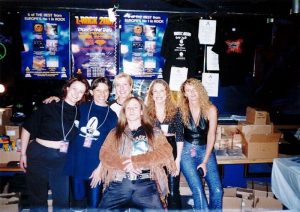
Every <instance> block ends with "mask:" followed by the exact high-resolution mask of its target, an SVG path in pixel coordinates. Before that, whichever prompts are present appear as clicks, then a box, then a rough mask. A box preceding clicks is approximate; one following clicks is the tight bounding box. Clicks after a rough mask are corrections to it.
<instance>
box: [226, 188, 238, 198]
mask: <svg viewBox="0 0 300 212" xmlns="http://www.w3.org/2000/svg"><path fill="white" fill-rule="evenodd" d="M236 190H237V188H236V187H229V188H223V191H224V195H223V196H224V197H236Z"/></svg>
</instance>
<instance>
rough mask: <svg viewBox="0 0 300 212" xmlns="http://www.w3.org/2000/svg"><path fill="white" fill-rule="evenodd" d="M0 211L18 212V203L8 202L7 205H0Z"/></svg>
mask: <svg viewBox="0 0 300 212" xmlns="http://www.w3.org/2000/svg"><path fill="white" fill-rule="evenodd" d="M0 211H3V212H4V211H5V212H18V211H19V206H18V204H8V205H0Z"/></svg>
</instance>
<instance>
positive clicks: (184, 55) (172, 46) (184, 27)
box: [161, 20, 200, 83]
mask: <svg viewBox="0 0 300 212" xmlns="http://www.w3.org/2000/svg"><path fill="white" fill-rule="evenodd" d="M199 52H200V44H199V39H198V28H197V27H195V26H193V25H191V24H189V23H187V22H185V21H183V20H179V21H176V22H173V23H172V22H170V23H169V25H168V26H167V29H166V31H165V34H164V38H163V43H162V49H161V55H162V56H163V57H164V58H165V65H164V67H163V73H162V75H163V79H164V80H165V81H167V82H168V83H169V80H170V70H171V67H172V66H175V67H186V68H188V75H187V77H188V78H190V77H195V75H196V74H197V72H198V70H197V57H198V56H199Z"/></svg>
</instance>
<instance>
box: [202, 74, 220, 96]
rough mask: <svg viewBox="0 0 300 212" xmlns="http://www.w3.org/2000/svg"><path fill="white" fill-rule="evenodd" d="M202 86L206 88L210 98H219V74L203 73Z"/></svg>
mask: <svg viewBox="0 0 300 212" xmlns="http://www.w3.org/2000/svg"><path fill="white" fill-rule="evenodd" d="M202 84H203V86H204V87H205V89H206V91H207V93H208V96H211V97H217V96H218V88H219V74H218V73H203V74H202Z"/></svg>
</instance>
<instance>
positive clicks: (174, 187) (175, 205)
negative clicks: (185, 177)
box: [167, 136, 182, 209]
mask: <svg viewBox="0 0 300 212" xmlns="http://www.w3.org/2000/svg"><path fill="white" fill-rule="evenodd" d="M167 139H168V142H169V144H170V145H171V146H172V148H173V157H174V159H176V157H177V146H176V141H175V136H167ZM168 184H169V189H170V194H169V195H168V198H167V201H168V209H181V208H182V205H181V196H180V191H179V184H180V175H178V176H176V177H173V176H171V175H168Z"/></svg>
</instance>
